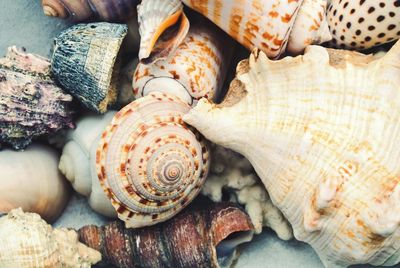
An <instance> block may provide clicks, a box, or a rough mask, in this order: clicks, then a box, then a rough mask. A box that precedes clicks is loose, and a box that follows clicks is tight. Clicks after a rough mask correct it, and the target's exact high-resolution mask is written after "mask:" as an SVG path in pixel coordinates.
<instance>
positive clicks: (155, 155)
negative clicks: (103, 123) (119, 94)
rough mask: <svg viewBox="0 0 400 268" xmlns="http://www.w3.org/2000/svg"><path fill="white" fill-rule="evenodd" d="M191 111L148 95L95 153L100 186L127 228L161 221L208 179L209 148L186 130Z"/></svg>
mask: <svg viewBox="0 0 400 268" xmlns="http://www.w3.org/2000/svg"><path fill="white" fill-rule="evenodd" d="M189 109H190V106H189V105H187V104H186V103H184V102H183V101H181V100H180V99H179V98H177V97H175V96H173V95H168V94H166V93H160V92H152V93H150V94H149V95H147V96H145V97H143V98H139V99H137V100H135V101H134V102H132V103H130V104H129V105H127V106H125V107H124V108H123V109H122V110H120V111H119V112H118V113H117V114H116V115H115V116H114V118H113V120H112V121H111V123H110V124H109V125H108V126H107V128H106V130H105V131H104V133H103V135H102V137H101V140H100V144H99V145H98V147H97V152H96V168H97V174H98V177H99V180H100V183H101V185H102V187H103V189H104V192H105V193H106V194H107V196H108V198H109V199H110V200H111V202H112V205H113V206H114V208H115V210H116V211H117V212H118V217H119V218H120V219H121V220H123V221H125V223H126V227H127V228H137V227H142V226H148V225H153V224H156V223H158V222H162V221H165V220H167V219H169V218H171V217H173V216H174V215H176V214H177V213H178V212H179V211H180V210H182V209H183V208H184V207H186V206H187V205H188V204H189V203H190V202H191V201H192V200H193V198H195V197H196V196H197V194H198V193H199V192H200V189H201V186H202V185H203V184H204V181H205V178H206V177H207V174H208V167H209V161H208V147H207V144H206V142H205V140H204V138H203V137H202V136H201V135H199V133H197V132H196V131H194V130H193V129H191V128H189V127H188V126H187V125H186V124H185V123H184V122H183V121H182V116H183V114H185V113H187V112H188V111H189Z"/></svg>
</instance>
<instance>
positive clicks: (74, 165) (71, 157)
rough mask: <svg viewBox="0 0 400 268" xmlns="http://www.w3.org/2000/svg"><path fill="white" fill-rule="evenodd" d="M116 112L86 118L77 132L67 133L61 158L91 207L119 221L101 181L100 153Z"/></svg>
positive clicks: (80, 121) (81, 120)
mask: <svg viewBox="0 0 400 268" xmlns="http://www.w3.org/2000/svg"><path fill="white" fill-rule="evenodd" d="M114 115H115V112H113V111H109V112H107V113H105V114H104V115H98V116H95V115H90V116H85V117H82V118H81V119H80V120H79V121H78V122H77V125H76V129H74V130H70V131H68V133H67V139H66V140H67V143H66V144H65V146H64V148H63V151H62V155H61V158H60V163H59V169H60V171H61V172H62V173H63V174H64V175H65V177H66V178H67V179H68V180H69V181H70V182H71V184H72V186H73V188H74V189H75V191H77V192H78V193H80V194H81V195H83V196H86V197H87V198H88V201H89V205H90V206H91V208H93V209H94V210H95V211H97V212H99V213H101V214H103V215H105V216H108V217H113V218H116V217H117V214H116V212H115V209H114V208H113V207H112V206H111V202H110V200H109V199H108V198H107V196H106V195H105V194H104V191H103V189H102V188H101V186H100V182H99V180H98V178H97V172H96V150H97V146H98V144H99V141H100V137H101V134H102V133H103V131H104V129H105V128H106V126H107V125H108V124H109V123H110V122H111V120H112V118H113V116H114Z"/></svg>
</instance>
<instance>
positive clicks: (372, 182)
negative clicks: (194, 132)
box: [184, 42, 400, 267]
mask: <svg viewBox="0 0 400 268" xmlns="http://www.w3.org/2000/svg"><path fill="white" fill-rule="evenodd" d="M399 118H400V42H398V43H397V44H396V45H395V46H394V47H393V48H392V49H391V50H390V51H389V52H388V53H387V54H386V55H385V56H384V57H382V58H380V59H378V60H373V57H371V56H365V55H363V54H358V53H355V52H349V51H344V50H331V49H326V48H323V47H319V46H310V47H309V48H308V49H307V50H306V53H305V55H304V56H298V57H295V58H292V57H287V58H284V59H282V60H280V61H270V60H269V59H268V58H267V57H266V55H265V54H264V53H262V52H260V51H258V50H256V51H254V52H253V54H252V55H251V57H250V59H249V60H246V61H243V62H241V63H240V64H239V66H238V73H237V79H235V80H234V81H233V82H232V84H231V87H230V90H229V92H228V95H227V97H226V99H225V100H224V102H223V103H222V104H220V105H215V104H211V103H210V102H209V101H207V100H205V99H202V100H200V101H199V102H198V104H197V106H196V107H195V108H193V109H192V110H191V111H190V112H189V114H188V115H187V116H185V117H184V120H185V121H186V122H188V123H189V124H191V125H193V126H195V127H196V128H197V129H198V130H199V131H200V132H202V133H203V134H204V135H205V136H206V137H207V138H209V139H210V140H211V141H213V142H215V143H218V144H221V145H223V146H225V147H228V148H231V149H233V150H235V151H237V152H239V153H241V154H242V155H244V156H245V157H246V158H247V159H249V161H250V162H251V163H252V165H253V166H254V168H255V170H256V172H257V173H258V175H259V176H260V178H261V179H262V181H263V183H264V185H265V186H266V188H267V190H268V192H269V194H270V197H271V198H272V201H273V202H274V204H276V205H277V206H278V207H279V209H280V210H281V211H282V212H283V214H284V215H285V217H286V218H287V219H288V220H289V222H290V223H291V225H292V227H293V231H294V235H295V237H296V238H297V239H299V240H302V241H305V242H307V243H309V244H311V246H312V247H313V248H314V249H315V250H316V252H317V253H318V255H319V256H320V258H321V259H322V261H323V263H324V264H325V265H326V266H327V267H342V266H348V265H351V264H357V263H370V264H373V265H393V264H396V263H399V261H400V254H399V252H400V228H399V223H400V179H399V178H400V163H399V159H400V148H399V144H400V120H399Z"/></svg>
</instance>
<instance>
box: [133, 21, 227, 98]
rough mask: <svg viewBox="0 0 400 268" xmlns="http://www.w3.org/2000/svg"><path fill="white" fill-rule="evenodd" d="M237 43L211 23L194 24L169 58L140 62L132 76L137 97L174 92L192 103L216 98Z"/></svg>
mask: <svg viewBox="0 0 400 268" xmlns="http://www.w3.org/2000/svg"><path fill="white" fill-rule="evenodd" d="M233 47H234V46H233V45H232V44H231V45H229V40H228V38H227V36H226V35H225V34H224V33H223V32H222V31H220V30H219V29H217V28H216V27H215V26H213V25H212V24H211V23H205V24H199V23H198V24H196V25H192V26H191V28H190V31H189V33H188V35H187V36H186V38H185V39H184V40H183V42H182V43H181V44H180V45H179V47H178V48H177V49H176V51H175V52H174V53H173V54H171V55H170V57H169V58H168V59H162V60H158V61H156V62H154V63H151V64H144V63H139V64H138V66H137V68H136V71H135V74H134V76H133V93H134V95H135V97H136V98H140V97H142V96H146V95H147V94H149V93H150V92H154V91H162V92H165V93H168V94H173V95H175V96H177V97H179V98H180V99H181V100H184V101H185V102H187V103H188V104H189V105H195V104H196V103H197V101H198V100H199V99H200V98H202V97H206V98H209V99H211V100H216V99H217V98H218V97H219V95H220V93H221V92H220V90H221V87H222V84H223V82H224V79H225V76H226V71H227V67H228V65H229V63H230V59H231V57H232V52H233V49H232V48H233Z"/></svg>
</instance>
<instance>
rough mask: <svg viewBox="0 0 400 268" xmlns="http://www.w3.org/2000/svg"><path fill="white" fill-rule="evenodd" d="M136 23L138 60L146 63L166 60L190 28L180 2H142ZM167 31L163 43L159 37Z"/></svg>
mask: <svg viewBox="0 0 400 268" xmlns="http://www.w3.org/2000/svg"><path fill="white" fill-rule="evenodd" d="M138 21H139V32H140V37H141V38H140V50H139V60H146V62H152V61H154V60H155V59H160V58H166V57H167V56H168V55H169V54H171V53H172V52H173V51H175V49H176V48H177V47H178V45H179V44H180V43H181V42H182V41H183V39H184V38H185V36H186V34H187V33H188V31H189V26H190V25H189V20H188V19H187V17H186V15H185V14H184V13H183V5H182V3H181V1H180V0H168V1H166V0H143V1H142V2H141V3H140V5H138ZM174 25H175V27H172V28H174V29H173V30H171V28H170V27H171V26H174ZM167 29H168V31H169V33H168V37H167V38H166V41H164V42H163V41H161V39H162V38H160V37H161V36H162V35H163V34H164V35H165V32H166V30H167ZM171 32H172V33H171Z"/></svg>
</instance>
